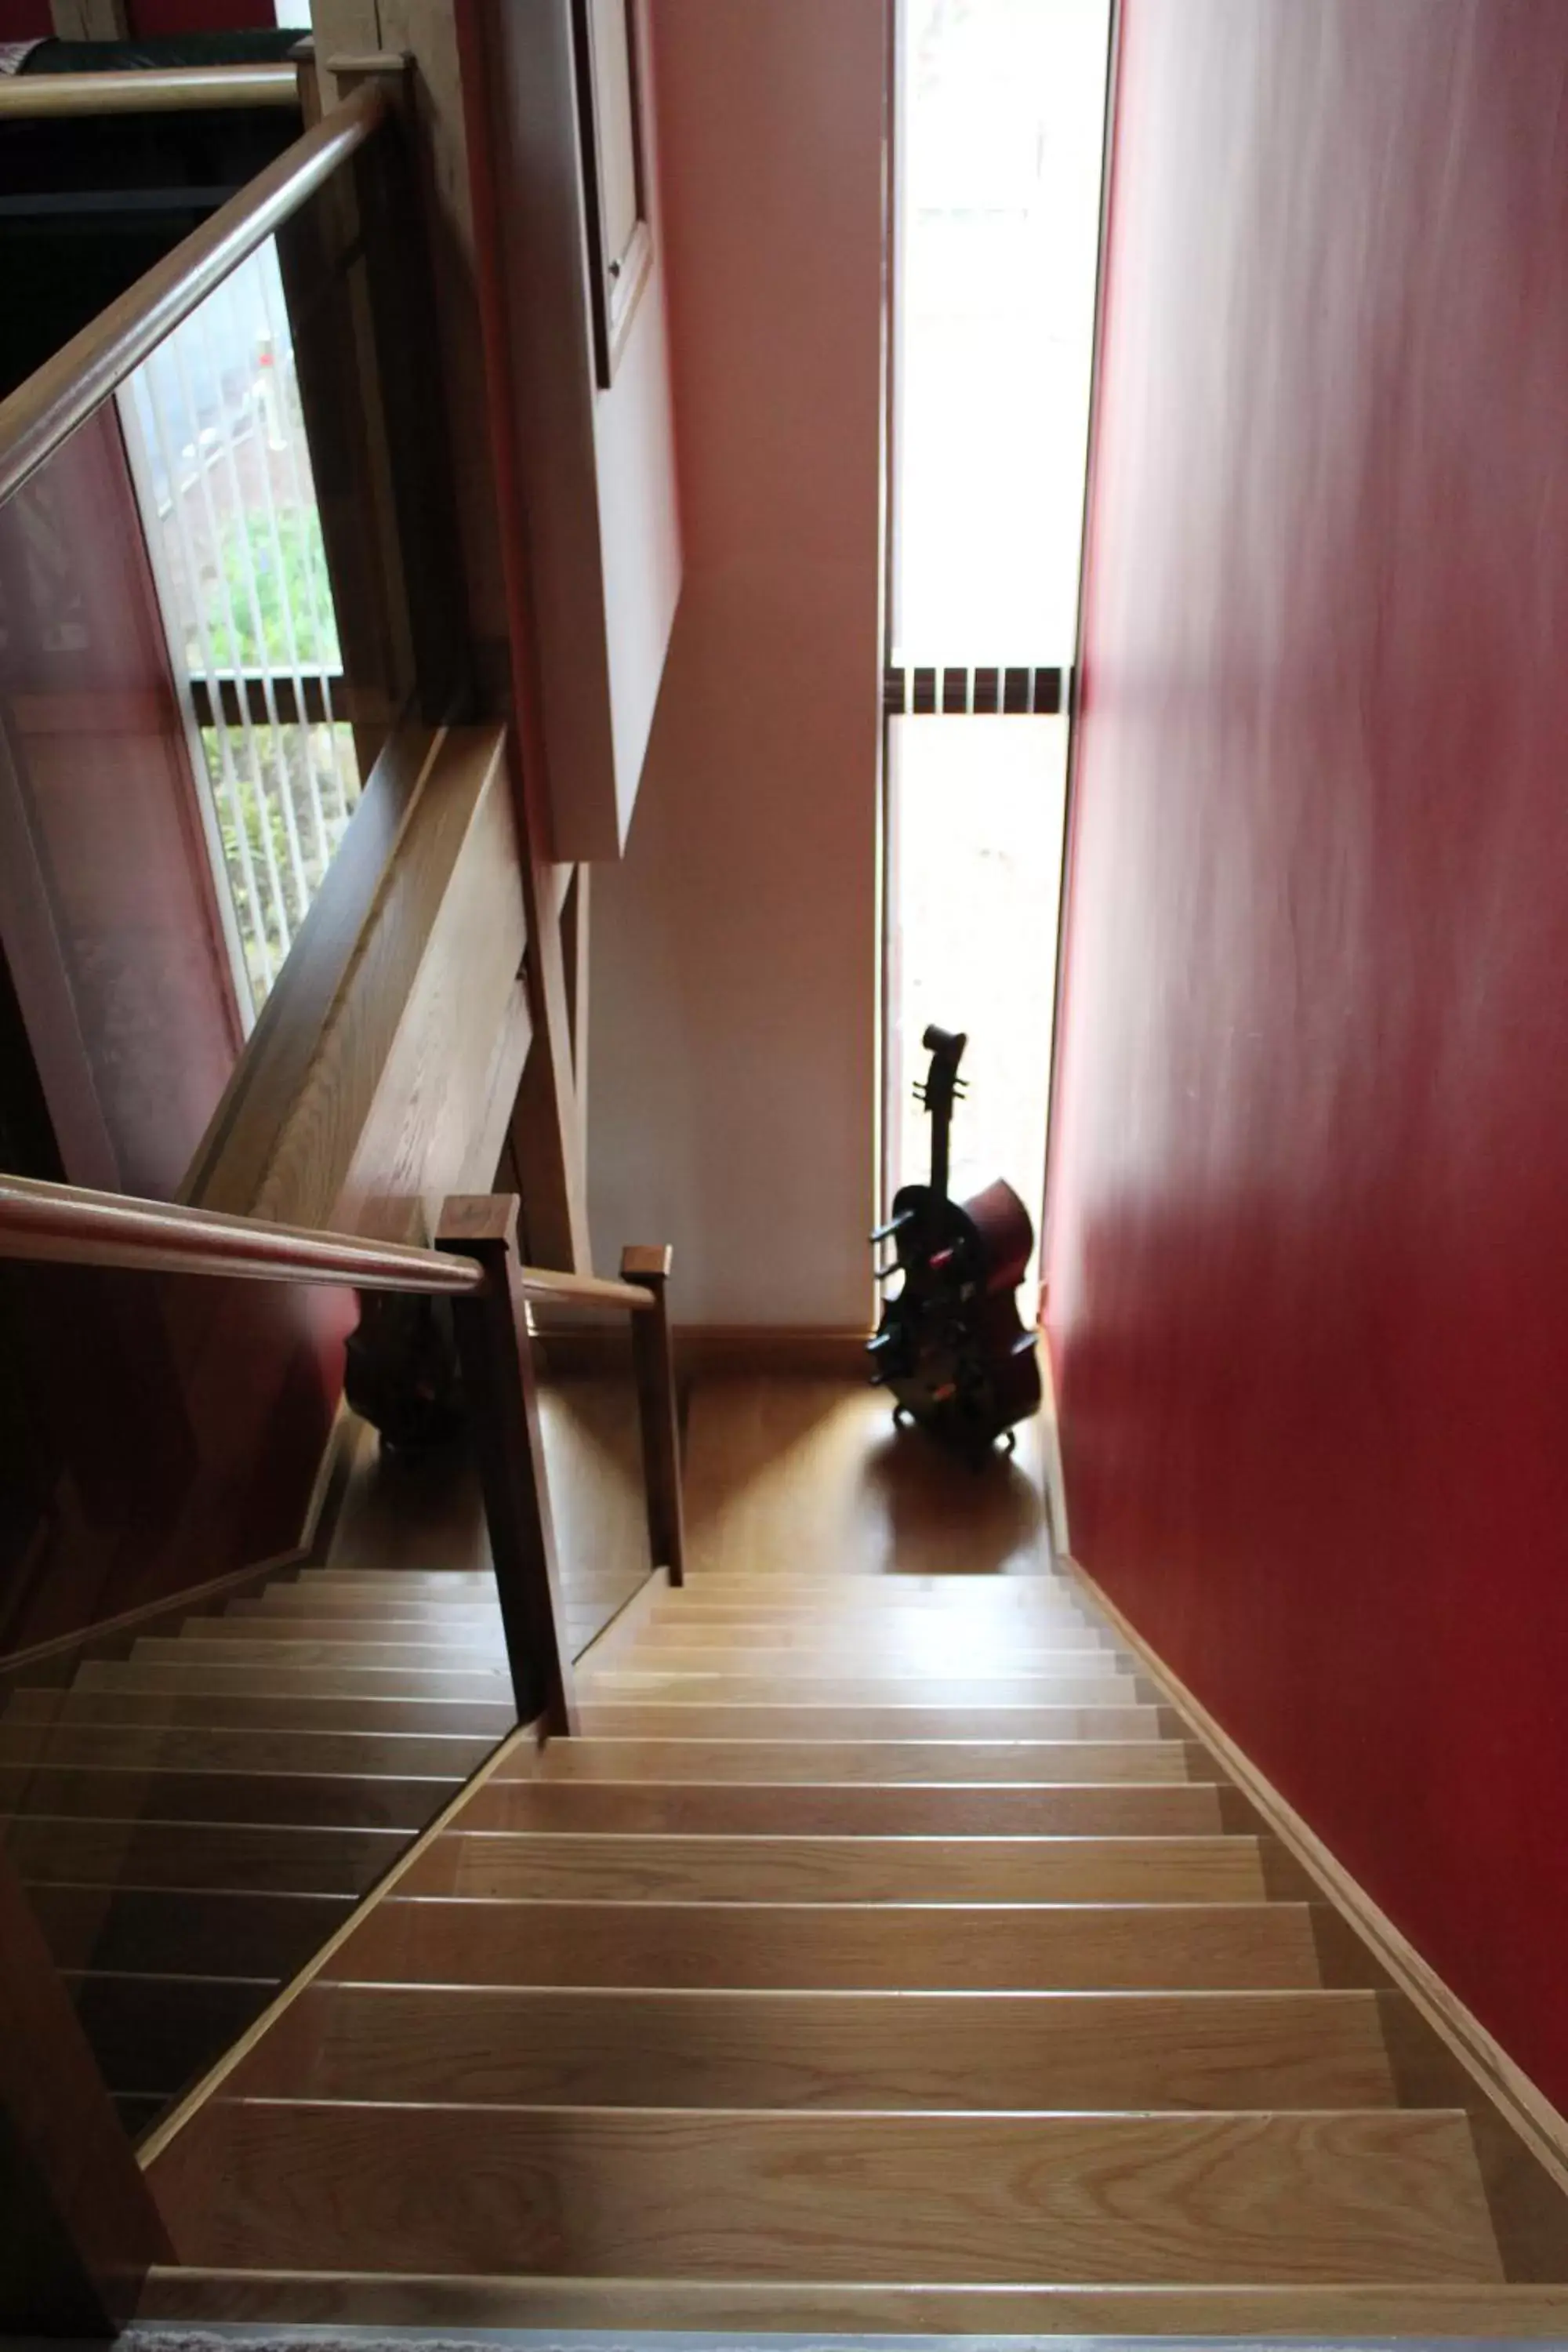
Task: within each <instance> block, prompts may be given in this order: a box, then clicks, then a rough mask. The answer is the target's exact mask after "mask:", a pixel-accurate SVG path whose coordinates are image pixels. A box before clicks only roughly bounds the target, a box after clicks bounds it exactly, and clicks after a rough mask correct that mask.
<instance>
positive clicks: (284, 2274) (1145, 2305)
mask: <svg viewBox="0 0 1568 2352" xmlns="http://www.w3.org/2000/svg"><path fill="white" fill-rule="evenodd" d="M154 2321H156V2322H160V2323H175V2322H179V2321H185V2322H187V2323H191V2324H203V2323H205V2324H209V2325H224V2324H227V2325H230V2326H267V2325H274V2326H279V2325H292V2326H334V2325H336V2326H363V2327H384V2328H389V2327H412V2328H418V2329H420V2330H422V2331H424V2332H425V2333H426V2334H429V2333H432V2332H435V2331H439V2332H440V2333H441V2334H443V2335H448V2334H450V2333H451V2332H452V2331H453V2330H455V2329H458V2330H460V2329H464V2328H469V2329H478V2328H486V2329H489V2328H520V2329H521V2328H551V2329H565V2328H572V2329H584V2330H592V2329H610V2330H613V2331H615V2334H616V2339H617V2342H618V2343H621V2344H624V2342H625V2336H626V2331H627V2330H632V2331H637V2332H638V2333H640V2332H643V2331H646V2330H648V2329H650V2328H654V2329H677V2328H679V2329H689V2330H691V2331H693V2332H697V2333H706V2332H718V2331H723V2330H734V2329H748V2330H752V2331H754V2332H756V2333H759V2334H762V2333H773V2332H775V2331H776V2332H779V2333H792V2334H793V2333H800V2334H810V2335H814V2336H819V2337H827V2338H829V2339H831V2338H835V2337H837V2338H841V2337H844V2336H862V2335H918V2336H931V2337H932V2338H933V2339H935V2338H940V2337H941V2336H944V2335H946V2336H1002V2335H1018V2336H1089V2337H1100V2338H1107V2337H1117V2336H1130V2337H1133V2338H1137V2337H1140V2336H1199V2337H1212V2336H1218V2337H1224V2338H1227V2339H1230V2340H1231V2341H1232V2342H1233V2343H1235V2344H1237V2347H1240V2346H1241V2345H1242V2344H1244V2343H1245V2341H1246V2339H1247V2338H1255V2337H1269V2336H1279V2337H1292V2336H1296V2337H1307V2338H1315V2339H1318V2340H1319V2341H1321V2340H1322V2339H1323V2338H1325V2337H1334V2336H1339V2337H1346V2336H1348V2337H1351V2338H1352V2339H1364V2338H1366V2337H1369V2336H1428V2337H1442V2336H1450V2337H1454V2336H1458V2337H1470V2338H1477V2337H1479V2338H1486V2337H1500V2336H1501V2337H1506V2336H1516V2337H1529V2338H1535V2339H1539V2338H1546V2339H1549V2340H1550V2339H1557V2340H1562V2339H1563V2338H1565V2337H1568V2286H1557V2285H1539V2286H1534V2285H1520V2286H1474V2287H1472V2286H1380V2285H1377V2284H1368V2285H1364V2286H1362V2285H1357V2286H1276V2287H1244V2286H1231V2287H1227V2286H1213V2287H1208V2286H1147V2287H1127V2286H922V2285H920V2284H908V2285H898V2286H861V2285H849V2286H846V2285H841V2284H824V2285H817V2284H812V2283H810V2282H809V2281H806V2282H801V2283H799V2284H793V2283H792V2284H776V2285H770V2284H752V2282H749V2281H745V2280H736V2281H727V2280H710V2279H691V2280H687V2279H629V2278H627V2279H594V2278H531V2279H526V2278H479V2277H463V2276H450V2275H447V2276H431V2275H419V2274H416V2273H406V2274H401V2275H397V2276H392V2275H388V2274H385V2273H373V2272H350V2271H343V2272H327V2271H314V2272H310V2271H296V2272H289V2271H238V2270H234V2271H222V2270H201V2269H196V2270H174V2269H157V2270H153V2271H151V2272H149V2273H148V2276H147V2280H146V2284H145V2285H144V2287H143V2289H142V2297H141V2301H140V2303H139V2305H138V2306H137V2311H136V2324H137V2325H138V2326H145V2325H147V2324H150V2323H152V2322H154ZM124 2340H125V2341H126V2343H127V2346H128V2347H130V2346H133V2344H134V2332H133V2333H132V2336H130V2337H129V2338H127V2339H124ZM581 2352H602V2347H595V2346H592V2345H584V2347H581ZM606 2352H607V2348H606ZM736 2352H741V2347H736ZM746 2352H749V2347H747V2348H746Z"/></svg>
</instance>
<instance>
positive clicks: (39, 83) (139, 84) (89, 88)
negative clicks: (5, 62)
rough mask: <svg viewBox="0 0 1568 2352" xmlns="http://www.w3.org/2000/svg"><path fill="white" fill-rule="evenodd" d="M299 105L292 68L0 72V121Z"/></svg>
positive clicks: (208, 67) (156, 68) (191, 67)
mask: <svg viewBox="0 0 1568 2352" xmlns="http://www.w3.org/2000/svg"><path fill="white" fill-rule="evenodd" d="M299 105H300V84H299V79H298V76H297V75H296V73H295V70H294V68H293V67H292V66H289V65H278V66H267V65H258V66H167V67H149V66H136V67H132V68H128V69H127V70H126V71H125V72H123V73H121V72H111V73H68V74H6V75H4V76H0V121H9V122H16V121H37V120H38V119H40V118H46V117H47V118H51V119H58V118H62V117H63V118H66V119H68V120H73V121H79V120H82V119H84V118H85V117H87V116H89V115H95V114H185V113H191V112H195V111H197V110H200V111H201V112H203V113H216V112H217V111H218V110H220V109H228V108H232V107H255V106H279V107H290V108H292V109H293V110H295V111H296V112H297V111H298V110H299Z"/></svg>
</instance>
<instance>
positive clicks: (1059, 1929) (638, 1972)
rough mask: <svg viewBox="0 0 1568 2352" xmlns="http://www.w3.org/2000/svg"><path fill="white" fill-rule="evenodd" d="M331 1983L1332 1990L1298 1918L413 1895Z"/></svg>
mask: <svg viewBox="0 0 1568 2352" xmlns="http://www.w3.org/2000/svg"><path fill="white" fill-rule="evenodd" d="M325 1973H326V1975H327V1976H328V1977H330V1978H353V1979H355V1980H356V1981H363V1982H367V1983H368V1982H383V1983H431V1984H436V1983H441V1984H501V1985H505V1984H536V1985H594V1984H605V1985H616V1984H618V1985H668V1986H671V1987H676V1986H683V1985H706V1986H712V1987H725V1986H728V1987H732V1988H734V1989H736V1990H743V1989H746V1988H748V1987H753V1986H754V1987H770V1986H771V1987H777V1988H779V1989H781V1990H795V1991H806V1990H825V1991H832V1990H839V1989H844V1990H856V1989H862V1990H878V1989H894V1988H898V1987H900V1986H902V1987H906V1988H908V1989H909V1990H911V1991H919V1990H929V1991H943V1990H969V1991H987V1990H995V1991H1021V1992H1028V1991H1033V1990H1053V1989H1055V1990H1083V1991H1097V1990H1117V1989H1120V1990H1146V1991H1162V1990H1182V1989H1185V1988H1205V1987H1207V1988H1211V1989H1220V1990H1248V1989H1251V1988H1255V1987H1256V1988H1268V1987H1274V1988H1278V1989H1281V1990H1284V1989H1289V1988H1292V1987H1294V1988H1303V1989H1304V1988H1311V1987H1316V1986H1317V1985H1318V1984H1319V1983H1320V1982H1321V1978H1320V1972H1319V1966H1318V1958H1317V1949H1316V1946H1315V1944H1314V1941H1313V1936H1312V1927H1311V1920H1310V1914H1309V1908H1308V1906H1306V1905H1305V1904H1300V1903H1192V1904H1158V1903H1133V1904H1087V1903H1065V1904H984V1905H974V1904H963V1903H954V1904H937V1903H931V1904H897V1903H881V1904H855V1903H822V1904H811V1903H733V1902H731V1903H715V1902H706V1903H652V1902H647V1901H645V1902H640V1903H612V1902H590V1903H569V1902H560V1901H554V1902H543V1901H526V1900H521V1899H507V1900H464V1899H462V1898H453V1897H448V1896H441V1895H422V1896H418V1897H410V1896H405V1895H402V1894H401V1892H399V1893H396V1894H393V1895H388V1896H387V1897H386V1898H385V1899H384V1901H382V1902H381V1903H379V1904H377V1905H376V1906H375V1908H374V1910H373V1911H371V1912H370V1913H369V1915H368V1916H366V1918H365V1919H364V1920H363V1923H362V1925H361V1926H360V1927H359V1928H358V1929H357V1930H356V1933H355V1935H354V1937H353V1945H352V1948H348V1949H344V1950H342V1951H340V1952H338V1953H336V1954H334V1955H333V1956H332V1958H331V1959H330V1960H329V1961H328V1963H327V1966H326V1970H325Z"/></svg>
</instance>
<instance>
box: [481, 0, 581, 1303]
mask: <svg viewBox="0 0 1568 2352" xmlns="http://www.w3.org/2000/svg"><path fill="white" fill-rule="evenodd" d="M456 25H457V38H458V67H459V75H460V80H461V86H462V96H463V127H464V133H465V139H464V145H465V151H466V152H465V160H466V163H467V166H468V196H469V203H470V205H471V207H472V211H473V219H474V229H475V237H476V252H475V262H474V275H475V287H476V291H477V293H478V297H479V325H480V341H481V345H482V352H483V360H484V378H485V410H486V415H487V419H488V422H489V436H490V454H491V458H492V461H493V464H494V468H495V503H496V509H497V515H498V518H499V522H500V551H501V572H502V581H503V587H504V593H505V600H506V616H507V642H508V648H509V651H510V664H511V692H512V701H513V708H514V710H515V714H516V725H515V729H514V730H513V731H512V732H511V733H510V735H509V739H508V752H509V761H508V764H509V772H510V779H511V785H512V792H513V795H514V800H515V805H516V809H517V819H518V831H519V841H520V846H521V853H522V887H523V905H524V912H525V914H526V917H527V922H528V961H527V965H526V974H527V981H528V1001H529V1013H530V1017H531V1021H532V1024H533V1043H532V1046H531V1051H530V1053H529V1056H528V1060H527V1062H526V1063H525V1064H524V1066H523V1073H522V1084H521V1087H520V1088H519V1090H518V1098H517V1108H516V1112H515V1114H514V1117H513V1119H512V1126H511V1150H512V1156H513V1159H514V1160H515V1163H516V1166H517V1169H518V1173H519V1178H520V1181H521V1185H522V1205H523V1217H524V1223H525V1230H526V1233H527V1236H528V1248H529V1255H530V1256H531V1257H532V1258H535V1259H542V1260H545V1261H547V1262H549V1263H551V1264H553V1265H563V1266H569V1267H572V1268H574V1269H581V1270H583V1271H584V1272H585V1271H587V1270H588V1269H589V1268H590V1267H591V1266H592V1265H593V1263H594V1255H593V1243H592V1239H591V1237H590V1234H589V1230H588V1198H587V1177H586V1168H585V1163H584V1150H583V1135H582V1127H581V1123H580V1119H579V1116H578V1110H577V1100H576V1081H575V1077H574V1072H573V1067H572V1025H571V1017H570V1012H569V1008H568V1003H567V994H566V973H565V961H564V957H563V950H562V943H561V895H562V894H561V892H560V888H559V884H558V879H557V876H556V872H555V867H554V863H553V847H554V844H553V837H552V822H551V804H550V791H549V762H548V760H547V757H546V753H545V746H544V719H543V710H542V697H541V690H540V684H539V677H538V670H537V662H538V647H539V630H538V624H537V618H536V615H535V612H534V605H533V583H532V580H531V574H530V571H529V564H528V556H527V548H528V543H529V532H528V523H527V511H526V502H525V500H524V499H523V495H522V486H521V458H520V453H519V449H518V441H517V399H516V383H515V381H514V374H515V370H514V364H513V360H512V352H511V336H510V323H509V312H508V305H507V289H506V286H505V284H504V282H503V278H502V261H501V257H502V253H503V251H504V239H503V222H502V218H501V209H500V194H499V191H498V188H497V184H496V173H495V160H494V155H493V152H492V146H493V132H492V129H491V122H490V116H489V98H490V93H491V91H492V89H493V87H494V79H495V77H494V73H493V70H492V60H491V58H489V55H488V53H487V44H486V34H485V27H484V25H483V23H482V22H481V13H480V11H479V9H478V8H475V7H472V6H467V5H465V6H462V7H459V8H458V10H457V14H456Z"/></svg>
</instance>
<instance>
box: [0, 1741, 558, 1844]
mask: <svg viewBox="0 0 1568 2352" xmlns="http://www.w3.org/2000/svg"><path fill="white" fill-rule="evenodd" d="M476 1760H478V1759H476ZM463 1777H464V1776H463V1775H462V1773H460V1772H454V1773H449V1774H447V1776H446V1777H445V1778H436V1777H432V1778H429V1779H425V1780H416V1779H406V1778H405V1779H401V1780H399V1779H395V1778H393V1777H392V1776H390V1775H382V1774H375V1773H368V1772H367V1773H355V1772H330V1773H328V1772H308V1771H302V1772H246V1771H237V1770H232V1769H230V1770H215V1769H208V1770H204V1771H197V1772H192V1771H181V1770H177V1769H175V1770H165V1769H159V1768H157V1767H156V1766H152V1765H142V1766H141V1767H139V1768H127V1769H106V1768H104V1767H101V1766H98V1765H93V1764H82V1765H73V1764H66V1763H61V1762H59V1761H58V1760H54V1759H51V1760H50V1761H49V1762H48V1763H47V1764H32V1765H23V1766H14V1765H7V1764H6V1763H5V1761H4V1759H3V1756H0V1815H10V1814H28V1815H31V1814H62V1815H67V1816H74V1817H76V1818H80V1819H88V1820H96V1821H104V1822H132V1821H144V1822H300V1823H305V1824H309V1825H312V1826H316V1827H321V1828H329V1829H354V1828H367V1829H376V1828H380V1829H402V1830H415V1829H422V1828H423V1827H424V1825H425V1823H426V1822H427V1821H430V1820H432V1819H433V1818H434V1816H435V1815H436V1814H437V1813H438V1812H439V1811H440V1810H441V1807H442V1806H443V1805H444V1804H446V1803H447V1802H448V1801H449V1800H450V1799H451V1798H452V1797H453V1796H454V1795H455V1794H456V1792H457V1790H458V1789H459V1788H461V1786H462V1783H463ZM522 1785H523V1784H522V1783H521V1782H519V1783H518V1786H519V1787H520V1788H521V1786H522Z"/></svg>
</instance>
